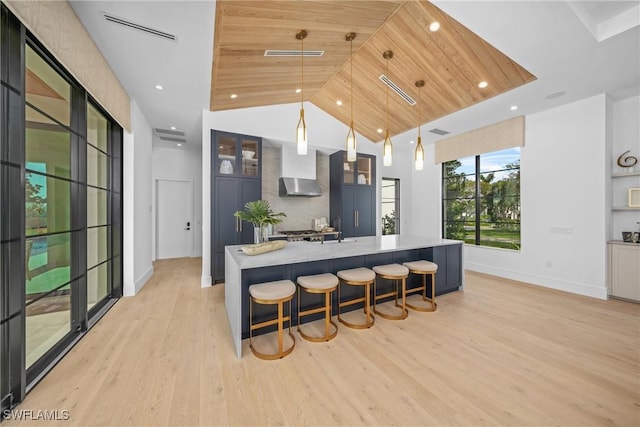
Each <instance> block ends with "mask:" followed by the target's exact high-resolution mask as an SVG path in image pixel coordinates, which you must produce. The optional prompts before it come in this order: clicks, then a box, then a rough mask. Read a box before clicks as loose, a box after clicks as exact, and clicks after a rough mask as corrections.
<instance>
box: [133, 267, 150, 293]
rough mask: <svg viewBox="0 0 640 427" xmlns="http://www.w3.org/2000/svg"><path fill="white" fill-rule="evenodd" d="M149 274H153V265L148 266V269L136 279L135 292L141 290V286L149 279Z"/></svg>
mask: <svg viewBox="0 0 640 427" xmlns="http://www.w3.org/2000/svg"><path fill="white" fill-rule="evenodd" d="M151 276H153V265H152V266H150V267H149V269H148V270H147V271H146V272H145V273H144V274H143V275H142V277H140V278H139V279H138V280H136V283H135V293H136V294H137V293H138V292H140V291H141V290H142V288H143V286H144V285H145V284H146V283H147V282H148V281H149V279H151Z"/></svg>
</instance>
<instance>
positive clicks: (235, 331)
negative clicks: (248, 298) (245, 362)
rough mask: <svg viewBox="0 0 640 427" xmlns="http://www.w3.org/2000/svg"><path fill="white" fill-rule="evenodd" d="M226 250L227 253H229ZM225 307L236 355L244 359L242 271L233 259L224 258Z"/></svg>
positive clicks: (229, 257)
mask: <svg viewBox="0 0 640 427" xmlns="http://www.w3.org/2000/svg"><path fill="white" fill-rule="evenodd" d="M228 251H229V249H226V251H225V252H228ZM224 267H225V269H224V305H225V308H226V309H227V318H228V319H229V329H230V330H231V339H232V340H233V347H234V349H235V350H236V355H237V356H238V357H239V358H240V357H242V329H241V328H242V311H241V308H242V304H241V286H240V285H241V282H240V278H241V270H240V267H238V264H236V262H235V260H234V258H233V257H231V256H229V254H228V253H227V254H225V257H224Z"/></svg>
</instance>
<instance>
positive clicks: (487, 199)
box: [442, 147, 520, 250]
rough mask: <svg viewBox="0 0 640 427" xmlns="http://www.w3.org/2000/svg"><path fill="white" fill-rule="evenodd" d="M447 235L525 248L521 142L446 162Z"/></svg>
mask: <svg viewBox="0 0 640 427" xmlns="http://www.w3.org/2000/svg"><path fill="white" fill-rule="evenodd" d="M442 210H443V224H442V228H443V235H444V237H445V238H447V239H456V240H463V241H464V242H465V243H468V244H473V245H479V246H491V247H496V248H504V249H515V250H519V249H520V147H516V148H510V149H507V150H501V151H495V152H492V153H486V154H481V155H479V156H473V157H465V158H463V159H458V160H452V161H449V162H445V163H443V164H442Z"/></svg>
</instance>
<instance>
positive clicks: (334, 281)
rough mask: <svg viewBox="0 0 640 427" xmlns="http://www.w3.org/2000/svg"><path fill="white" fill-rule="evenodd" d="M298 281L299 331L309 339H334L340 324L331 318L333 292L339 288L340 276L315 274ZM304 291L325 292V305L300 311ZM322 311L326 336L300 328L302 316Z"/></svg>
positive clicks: (319, 340) (301, 277)
mask: <svg viewBox="0 0 640 427" xmlns="http://www.w3.org/2000/svg"><path fill="white" fill-rule="evenodd" d="M297 281H298V285H300V290H299V291H298V328H297V329H298V333H299V334H300V335H301V336H302V338H304V339H306V340H307V341H312V342H321V341H329V340H332V339H333V338H335V337H336V335H337V334H338V325H336V324H335V323H334V322H333V320H331V292H333V291H335V290H336V289H338V278H337V277H336V276H334V275H333V274H331V273H323V274H316V275H313V276H300V277H298V280H297ZM302 291H304V292H308V293H310V294H324V305H323V306H322V307H316V308H310V309H308V310H304V311H300V296H301V294H302ZM322 312H324V336H322V337H314V336H311V335H308V334H306V333H304V332H303V331H302V329H300V324H301V323H302V321H301V318H302V317H304V316H308V315H310V314H316V313H322ZM331 326H333V332H331Z"/></svg>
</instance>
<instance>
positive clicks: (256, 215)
mask: <svg viewBox="0 0 640 427" xmlns="http://www.w3.org/2000/svg"><path fill="white" fill-rule="evenodd" d="M234 215H235V216H236V217H238V218H240V219H241V220H243V221H248V222H250V223H251V224H253V229H254V236H255V237H254V242H255V243H262V242H266V241H267V240H269V236H268V235H267V225H270V224H271V225H273V224H280V223H281V222H282V220H281V219H280V217H283V216H284V217H286V216H287V215H286V214H285V213H283V212H279V213H274V212H273V211H272V210H271V206H270V205H269V202H268V201H266V200H254V201H253V202H247V203H246V204H245V205H244V210H242V211H237V212H236V213H234Z"/></svg>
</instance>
